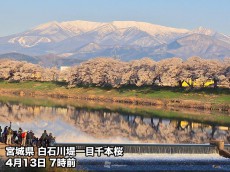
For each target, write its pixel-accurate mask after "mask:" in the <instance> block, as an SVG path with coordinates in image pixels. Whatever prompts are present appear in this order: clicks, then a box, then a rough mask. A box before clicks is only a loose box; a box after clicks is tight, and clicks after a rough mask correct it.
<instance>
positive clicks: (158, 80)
mask: <svg viewBox="0 0 230 172" xmlns="http://www.w3.org/2000/svg"><path fill="white" fill-rule="evenodd" d="M0 79H4V80H13V81H25V80H37V81H57V80H59V81H60V80H63V81H65V82H68V84H69V86H77V85H86V86H91V85H95V86H101V87H106V86H112V87H121V86H124V85H136V86H143V85H156V84H157V85H162V86H182V83H183V82H186V83H187V84H188V85H189V86H190V87H193V83H194V82H199V83H201V85H200V86H202V85H204V83H205V82H206V81H207V80H209V79H211V80H212V81H214V87H217V86H223V87H227V88H229V83H230V59H229V58H227V59H225V60H224V61H218V60H206V59H202V58H199V57H191V58H189V59H188V60H186V61H183V60H182V59H180V58H169V59H164V60H161V61H158V62H156V61H154V60H152V59H149V58H143V59H140V60H133V61H130V62H122V61H119V60H116V59H113V58H95V59H91V60H89V61H86V62H83V63H81V64H80V65H77V66H73V67H71V68H70V69H69V70H66V71H60V70H58V69H57V68H43V67H41V66H40V65H36V64H31V63H27V62H19V61H12V60H1V61H0ZM202 83H203V84H202Z"/></svg>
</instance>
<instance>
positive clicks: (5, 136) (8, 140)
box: [0, 126, 55, 146]
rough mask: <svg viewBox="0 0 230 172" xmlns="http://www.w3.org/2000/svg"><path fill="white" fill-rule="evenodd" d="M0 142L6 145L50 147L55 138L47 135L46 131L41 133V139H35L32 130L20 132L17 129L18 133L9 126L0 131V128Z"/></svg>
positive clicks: (20, 130)
mask: <svg viewBox="0 0 230 172" xmlns="http://www.w3.org/2000/svg"><path fill="white" fill-rule="evenodd" d="M0 141H1V142H2V143H5V144H7V145H12V144H16V145H20V146H52V145H53V144H54V143H55V137H53V135H52V133H49V134H47V132H46V130H44V132H43V133H42V135H41V137H40V138H38V137H35V135H34V133H33V131H32V130H30V131H27V130H24V131H23V130H22V128H21V127H19V129H18V131H13V130H12V128H11V126H10V127H8V126H6V127H5V128H4V130H3V131H2V128H1V126H0Z"/></svg>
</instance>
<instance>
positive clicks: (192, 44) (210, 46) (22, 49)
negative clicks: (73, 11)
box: [0, 20, 230, 60]
mask: <svg viewBox="0 0 230 172" xmlns="http://www.w3.org/2000/svg"><path fill="white" fill-rule="evenodd" d="M10 52H15V53H23V54H27V55H30V56H43V55H47V54H55V55H57V57H59V58H62V59H63V58H65V60H69V59H71V60H73V59H78V60H87V59H89V58H92V57H97V56H116V57H119V58H121V59H122V60H131V59H137V58H141V57H150V58H153V59H156V60H159V59H162V58H168V57H174V56H177V57H181V58H183V59H186V58H188V57H190V56H201V57H203V58H211V59H213V58H218V59H223V58H225V57H230V36H227V35H224V34H221V33H218V32H215V31H213V30H210V29H206V28H203V27H199V28H197V29H194V30H187V29H177V28H172V27H165V26H160V25H154V24H150V23H145V22H136V21H113V22H110V23H101V22H89V21H80V20H77V21H68V22H49V23H45V24H42V25H39V26H37V27H35V28H33V29H30V30H28V31H25V32H23V33H19V34H14V35H10V36H6V37H1V38H0V54H4V53H10Z"/></svg>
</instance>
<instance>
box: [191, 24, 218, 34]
mask: <svg viewBox="0 0 230 172" xmlns="http://www.w3.org/2000/svg"><path fill="white" fill-rule="evenodd" d="M192 32H193V33H197V34H203V35H209V36H213V35H215V34H216V32H215V31H214V30H211V29H207V28H205V27H202V26H200V27H198V28H196V29H194V30H193V31H192Z"/></svg>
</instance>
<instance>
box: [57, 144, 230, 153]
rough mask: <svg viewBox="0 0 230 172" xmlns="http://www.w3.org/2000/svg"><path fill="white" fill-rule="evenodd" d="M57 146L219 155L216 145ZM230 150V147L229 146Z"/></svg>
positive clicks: (78, 148)
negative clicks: (119, 147) (120, 147)
mask: <svg viewBox="0 0 230 172" xmlns="http://www.w3.org/2000/svg"><path fill="white" fill-rule="evenodd" d="M55 146H76V149H77V150H85V148H86V147H87V146H93V147H105V146H110V147H114V146H122V147H124V153H137V154H142V153H146V154H214V153H217V154H218V153H219V152H218V149H217V147H216V146H215V145H210V144H107V143H105V144H104V143H100V144H99V143H96V144H93V143H90V144H87V143H76V144H74V143H56V144H55ZM229 149H230V146H229Z"/></svg>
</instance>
